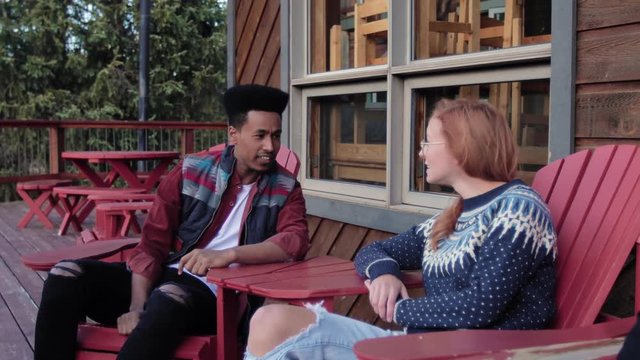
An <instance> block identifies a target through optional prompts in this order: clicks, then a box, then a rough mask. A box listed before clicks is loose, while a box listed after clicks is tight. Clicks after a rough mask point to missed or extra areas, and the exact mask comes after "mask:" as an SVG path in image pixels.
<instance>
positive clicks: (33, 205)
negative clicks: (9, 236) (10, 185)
mask: <svg viewBox="0 0 640 360" xmlns="http://www.w3.org/2000/svg"><path fill="white" fill-rule="evenodd" d="M17 192H18V195H20V197H21V198H22V200H23V201H24V202H25V203H26V204H27V206H28V207H29V211H28V212H27V213H26V214H25V215H24V216H23V217H22V219H21V220H20V222H19V223H18V228H20V229H24V228H25V227H26V226H27V224H29V222H30V221H31V219H32V218H33V217H34V216H37V217H38V219H40V221H41V222H42V223H43V224H44V227H46V228H47V229H53V223H52V222H51V220H49V218H48V217H47V215H48V213H49V212H50V211H51V210H48V211H47V212H46V213H45V212H43V211H42V209H41V208H42V204H48V203H49V197H50V195H51V191H50V190H49V191H47V190H45V191H43V192H41V193H40V194H39V195H38V197H37V198H36V200H35V201H34V200H33V199H32V198H31V197H30V196H29V194H28V193H27V192H26V191H25V190H22V189H17ZM45 211H46V210H45Z"/></svg>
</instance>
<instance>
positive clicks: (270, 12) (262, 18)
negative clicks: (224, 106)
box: [235, 0, 280, 88]
mask: <svg viewBox="0 0 640 360" xmlns="http://www.w3.org/2000/svg"><path fill="white" fill-rule="evenodd" d="M235 4H236V24H235V33H236V38H235V50H236V53H235V61H236V63H235V69H236V74H235V77H236V79H235V83H236V84H261V85H269V86H272V87H276V88H279V87H280V0H236V1H235Z"/></svg>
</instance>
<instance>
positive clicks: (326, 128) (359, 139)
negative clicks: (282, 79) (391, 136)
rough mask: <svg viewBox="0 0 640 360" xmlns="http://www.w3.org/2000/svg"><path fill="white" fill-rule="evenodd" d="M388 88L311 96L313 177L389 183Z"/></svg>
mask: <svg viewBox="0 0 640 360" xmlns="http://www.w3.org/2000/svg"><path fill="white" fill-rule="evenodd" d="M386 96H387V94H386V92H384V91H380V92H368V93H359V94H344V95H331V96H322V97H312V98H309V100H308V101H309V109H310V111H309V113H308V115H309V122H308V124H309V125H308V127H307V129H308V135H309V142H308V150H307V151H308V152H309V156H310V159H311V161H310V162H309V164H308V165H309V170H308V173H307V176H308V177H309V178H311V179H324V180H341V181H350V182H355V183H361V184H369V185H374V186H384V185H385V183H386V162H387V150H386V148H387V145H386V144H387V119H386V110H387V107H386V104H387V103H386Z"/></svg>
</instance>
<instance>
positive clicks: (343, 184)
mask: <svg viewBox="0 0 640 360" xmlns="http://www.w3.org/2000/svg"><path fill="white" fill-rule="evenodd" d="M378 91H385V92H386V91H387V86H386V82H385V81H368V82H361V83H355V84H347V85H340V84H336V85H332V86H323V87H311V88H305V89H303V90H302V104H301V105H302V114H303V121H302V122H301V133H302V134H303V137H304V138H307V137H308V135H309V111H308V107H309V101H310V98H313V97H322V96H333V95H347V94H360V93H370V92H378ZM387 98H388V96H387ZM386 113H387V114H388V109H387V110H386ZM385 117H386V119H387V121H386V124H385V125H386V127H387V129H386V130H387V144H388V143H389V133H388V129H389V117H388V115H386V116H385ZM305 145H308V143H306V144H303V146H302V148H301V149H299V150H298V151H299V152H298V153H299V154H300V157H301V158H302V159H306V160H308V159H309V152H308V146H305ZM387 154H388V150H387ZM387 164H388V160H387ZM302 166H303V169H304V171H302V172H301V173H300V183H301V185H302V188H303V189H305V190H308V191H309V192H310V193H316V194H318V193H324V194H340V195H342V194H350V195H351V196H352V197H355V198H359V199H358V200H359V201H363V202H365V203H371V204H377V205H380V204H381V203H382V202H384V201H385V199H386V193H387V190H386V188H387V187H388V185H385V186H372V185H364V184H357V183H350V182H347V181H337V180H327V179H312V178H310V177H309V176H308V162H307V161H305V162H304V163H303V164H302ZM388 172H389V169H388V168H387V170H386V173H387V176H386V178H387V179H388V178H389V177H388Z"/></svg>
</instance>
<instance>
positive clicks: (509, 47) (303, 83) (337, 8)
mask: <svg viewBox="0 0 640 360" xmlns="http://www.w3.org/2000/svg"><path fill="white" fill-rule="evenodd" d="M290 6H291V29H292V34H295V35H292V36H291V39H290V41H291V51H290V53H291V61H290V63H291V77H292V78H291V85H292V87H291V94H292V97H291V114H292V120H294V121H292V123H291V134H292V135H293V136H292V139H291V140H292V141H291V145H292V148H293V149H294V150H295V151H296V152H297V153H298V154H300V155H301V159H302V162H303V164H302V166H303V169H304V171H302V172H301V179H300V180H301V184H302V187H303V189H304V191H305V194H308V195H312V196H319V197H324V198H329V199H338V200H344V201H347V202H356V203H358V204H366V205H371V206H378V207H386V208H390V209H394V210H396V209H399V210H407V211H412V212H420V213H432V212H433V211H434V210H437V209H442V208H444V207H446V206H447V205H448V204H450V203H451V199H452V196H451V192H452V189H448V188H446V187H440V186H435V185H432V184H428V183H426V182H425V180H424V165H423V164H422V162H421V160H420V159H419V158H418V151H419V145H418V144H419V143H420V141H421V140H423V138H424V133H425V129H426V126H427V122H428V120H429V115H430V113H431V110H432V107H433V104H434V103H435V102H436V101H437V100H439V99H440V98H443V97H447V98H456V97H467V98H477V99H481V100H484V101H489V102H491V103H492V104H494V105H495V106H496V107H497V108H498V109H499V110H500V111H502V112H503V114H504V115H505V117H506V119H507V120H508V121H509V122H510V125H511V127H512V129H513V136H514V140H516V142H517V143H518V145H519V147H520V157H519V171H520V175H521V177H522V178H523V179H524V180H525V181H531V178H532V174H533V172H534V171H535V170H537V169H538V168H540V167H541V166H543V165H545V164H546V163H547V161H548V157H549V153H550V151H551V149H550V145H549V129H550V127H552V124H551V123H550V120H549V99H550V90H549V88H550V70H549V69H550V66H549V64H550V58H551V44H550V41H551V31H550V24H549V19H550V11H551V6H552V2H551V1H550V0H539V1H534V0H457V1H456V0H451V1H446V0H414V1H383V0H307V1H293V2H290ZM362 9H367V10H366V11H365V12H364V13H365V14H366V16H364V18H365V21H366V22H362V21H360V22H359V20H358V17H359V16H361V14H362V11H361V10H362ZM465 12H466V13H467V14H470V15H467V18H466V20H465V19H464V18H462V17H461V16H460V14H464V13H465ZM461 19H462V20H461ZM478 19H479V20H478ZM472 21H473V24H471V22H472ZM476 26H477V27H479V28H478V29H479V30H478V31H476V32H475V33H476V34H480V35H479V36H478V37H477V38H476V37H474V36H473V34H474V33H473V32H472V31H471V30H472V29H473V27H476ZM508 27H511V30H508V29H507V28H508ZM363 29H364V30H363ZM367 29H368V30H373V32H372V33H371V34H372V35H370V36H369V35H367V36H366V44H367V46H366V50H364V51H362V50H358V49H361V46H362V42H358V41H357V39H358V36H359V35H356V34H361V33H362V32H364V33H367V32H368V30H367ZM452 29H457V30H456V32H455V33H454V31H453V30H452ZM470 29H471V30H470ZM298 35H302V36H298ZM507 40H509V41H507ZM474 44H475V45H474ZM359 46H360V48H359ZM450 50H451V51H450ZM363 58H364V60H362V59H363ZM297 118H299V119H301V121H296V120H297Z"/></svg>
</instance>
